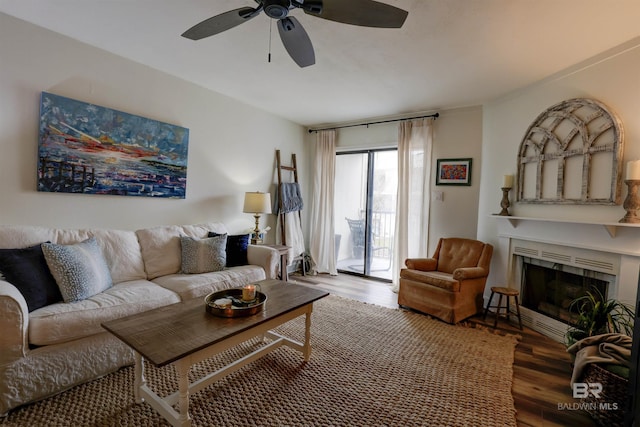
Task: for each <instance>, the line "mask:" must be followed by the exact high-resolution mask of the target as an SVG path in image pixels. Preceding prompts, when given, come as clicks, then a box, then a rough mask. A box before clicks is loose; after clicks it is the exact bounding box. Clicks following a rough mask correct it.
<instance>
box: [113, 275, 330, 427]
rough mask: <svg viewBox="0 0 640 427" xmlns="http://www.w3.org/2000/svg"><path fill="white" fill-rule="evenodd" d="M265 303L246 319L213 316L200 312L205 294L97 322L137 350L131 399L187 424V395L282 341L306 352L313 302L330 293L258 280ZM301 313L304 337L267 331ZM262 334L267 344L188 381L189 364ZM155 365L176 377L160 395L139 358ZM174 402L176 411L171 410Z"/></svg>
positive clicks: (308, 352)
mask: <svg viewBox="0 0 640 427" xmlns="http://www.w3.org/2000/svg"><path fill="white" fill-rule="evenodd" d="M259 283H260V286H261V290H262V292H263V293H265V294H266V295H267V301H266V302H265V305H264V308H263V310H262V311H261V312H260V313H257V314H254V315H252V316H247V317H235V318H222V317H216V316H214V315H212V314H210V313H208V312H207V311H206V310H205V303H204V298H194V299H192V300H189V301H184V302H180V303H176V304H172V305H169V306H166V307H160V308H157V309H153V310H149V311H145V312H143V313H139V314H135V315H132V316H128V317H124V318H122V319H117V320H112V321H109V322H106V323H103V324H102V326H103V327H104V328H105V329H106V330H108V331H109V332H111V333H112V334H114V335H115V336H116V337H118V338H119V339H121V340H122V341H124V342H125V343H126V344H127V345H128V346H130V347H131V348H133V349H134V350H135V352H136V365H135V384H134V389H135V390H134V392H135V398H136V402H138V403H141V402H143V401H145V400H146V401H147V402H148V403H149V404H150V405H151V406H152V407H153V408H155V410H156V411H158V412H159V413H160V414H161V415H162V416H163V417H164V418H166V419H167V420H168V421H169V422H170V423H171V424H172V425H174V426H190V425H191V417H190V415H189V394H190V393H196V392H197V391H199V390H201V389H203V388H204V387H206V386H208V385H209V384H211V383H213V382H214V381H217V380H219V379H221V378H223V377H225V376H227V375H229V374H231V373H233V372H235V371H237V370H238V369H240V368H242V367H243V366H245V365H246V364H248V363H251V362H253V361H254V360H257V359H259V358H261V357H263V356H265V355H266V354H268V353H270V352H272V351H274V350H276V349H277V348H278V347H280V346H282V345H286V346H289V347H291V348H294V349H296V350H298V351H300V352H302V354H303V355H304V360H305V361H306V360H309V357H310V356H311V345H310V338H311V312H312V309H313V303H314V301H317V300H319V299H320V298H324V297H326V296H327V295H329V294H328V293H327V292H324V291H320V290H317V289H313V288H310V287H306V286H302V285H295V284H291V283H285V282H283V281H280V280H265V281H262V282H259ZM302 315H305V316H306V319H305V340H304V343H300V342H297V341H294V340H291V339H289V338H287V337H284V336H282V335H280V334H277V333H275V332H273V331H271V330H272V329H273V328H275V327H277V326H279V325H282V324H283V323H286V322H288V321H289V320H292V319H294V318H296V317H299V316H302ZM259 335H262V336H263V337H264V338H268V339H269V340H268V341H265V342H266V344H265V345H263V346H261V347H260V348H259V349H257V350H255V351H254V352H252V353H250V354H248V355H246V356H244V357H242V358H240V359H238V360H236V361H234V362H232V363H230V364H229V365H227V366H225V367H223V368H221V369H219V370H218V371H216V372H212V373H210V374H208V375H206V376H205V377H203V378H200V379H198V380H197V381H195V382H193V383H189V379H188V373H189V370H190V369H191V366H192V365H193V364H195V363H198V362H200V361H202V360H204V359H206V358H209V357H211V356H214V355H216V354H218V353H220V352H222V351H225V350H227V349H229V348H231V347H233V346H236V345H238V344H240V343H242V342H244V341H247V340H249V339H251V338H254V337H256V336H259ZM145 360H147V361H150V362H151V363H153V364H154V365H156V366H164V365H166V364H169V363H172V364H173V365H174V366H175V369H176V372H177V375H178V391H176V392H174V393H173V394H170V395H168V396H166V397H164V398H161V397H160V396H158V395H157V394H156V393H154V392H153V390H151V389H150V388H149V387H148V386H147V385H146V380H145V377H144V362H145ZM176 403H178V409H179V412H178V411H176V410H175V409H173V407H172V406H173V405H175V404H176Z"/></svg>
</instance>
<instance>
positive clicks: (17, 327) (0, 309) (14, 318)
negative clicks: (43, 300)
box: [0, 280, 29, 365]
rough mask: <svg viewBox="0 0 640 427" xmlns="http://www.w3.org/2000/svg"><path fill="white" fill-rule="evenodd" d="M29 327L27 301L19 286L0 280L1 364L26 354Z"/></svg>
mask: <svg viewBox="0 0 640 427" xmlns="http://www.w3.org/2000/svg"><path fill="white" fill-rule="evenodd" d="M28 328H29V308H28V307H27V301H25V299H24V297H23V296H22V294H21V293H20V291H19V290H18V288H16V287H15V286H13V285H12V284H11V283H9V282H6V281H4V280H0V331H2V333H0V365H4V364H7V363H10V362H12V361H14V360H16V359H19V358H21V357H24V356H25V355H26V352H27V350H28V345H27V330H28Z"/></svg>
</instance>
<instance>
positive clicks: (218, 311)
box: [204, 288, 267, 317]
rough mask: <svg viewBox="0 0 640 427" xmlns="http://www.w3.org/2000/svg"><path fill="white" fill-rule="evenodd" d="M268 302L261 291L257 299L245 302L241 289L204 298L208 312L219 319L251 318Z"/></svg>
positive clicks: (224, 291) (257, 292) (225, 291)
mask: <svg viewBox="0 0 640 427" xmlns="http://www.w3.org/2000/svg"><path fill="white" fill-rule="evenodd" d="M225 300H226V301H225ZM266 301H267V296H266V295H265V294H263V293H262V292H259V291H256V298H255V299H254V300H252V301H245V300H243V299H242V289H241V288H234V289H225V290H223V291H218V292H213V293H210V294H209V295H207V296H206V297H205V298H204V303H205V307H206V309H207V312H209V313H211V314H213V315H214V316H218V317H243V316H251V315H253V314H256V313H259V312H261V311H262V308H263V307H264V303H265V302H266ZM216 303H219V304H220V305H218V304H216Z"/></svg>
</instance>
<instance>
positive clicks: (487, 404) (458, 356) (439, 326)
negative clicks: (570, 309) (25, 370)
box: [0, 296, 517, 427]
mask: <svg viewBox="0 0 640 427" xmlns="http://www.w3.org/2000/svg"><path fill="white" fill-rule="evenodd" d="M280 332H282V333H284V334H286V335H288V336H290V337H292V338H296V339H298V340H301V341H302V340H303V336H304V318H298V319H295V320H293V321H291V322H289V323H287V324H285V325H283V326H282V327H281V328H280ZM259 345H260V343H259V342H258V341H257V340H255V341H250V342H248V343H245V344H244V345H242V346H239V347H238V348H236V349H234V350H232V351H229V352H227V353H224V354H222V355H219V356H216V357H214V358H212V359H208V360H206V361H204V362H202V363H200V364H199V365H196V366H195V367H194V368H193V369H192V375H194V378H196V377H200V376H202V374H203V373H205V372H209V371H211V370H213V369H216V368H218V367H220V366H221V365H222V364H224V363H225V362H228V361H230V360H231V358H237V357H239V356H241V355H242V354H245V353H246V352H248V351H250V350H252V349H255V348H256V346H259ZM516 345H517V339H516V338H515V337H511V336H499V335H495V334H492V333H489V332H487V331H482V330H478V329H473V328H465V327H462V326H451V325H448V324H445V323H443V322H440V321H437V320H433V319H431V318H429V317H427V316H424V315H421V314H417V313H413V312H408V311H404V310H394V309H388V308H383V307H378V306H375V305H370V304H365V303H361V302H357V301H353V300H349V299H343V298H339V297H336V296H329V297H327V298H324V299H322V300H320V301H318V302H317V303H315V305H314V313H313V321H312V347H313V351H312V354H311V360H310V361H309V362H307V363H304V362H303V358H302V355H301V354H300V353H299V352H296V351H294V350H292V349H290V348H288V347H281V348H280V349H278V350H276V351H275V352H273V353H270V354H269V355H268V356H266V357H264V358H262V359H260V360H258V361H256V362H253V363H252V364H250V365H248V366H246V367H244V368H242V369H241V370H239V371H237V372H235V373H234V374H232V375H230V376H228V377H227V378H225V379H223V380H221V381H219V382H217V383H215V384H213V385H211V386H209V387H207V388H205V389H203V390H201V391H200V392H198V393H195V394H193V395H192V396H191V406H190V412H191V416H192V418H193V425H195V426H243V427H244V426H394V427H395V426H465V427H466V426H515V425H516V419H515V412H516V411H515V407H514V403H513V398H512V396H511V385H512V375H513V370H512V367H513V358H514V350H515V346H516ZM146 375H147V380H148V383H149V384H150V386H151V387H152V388H153V389H154V390H156V391H157V392H159V393H160V394H162V395H167V394H169V391H173V390H175V389H177V383H176V380H175V375H174V372H173V367H172V366H167V367H164V368H161V369H157V368H153V367H150V368H147V373H146ZM0 424H2V425H7V426H88V425H97V426H165V425H169V424H168V423H167V422H166V421H165V420H164V419H163V418H162V417H160V416H159V415H158V414H157V413H156V412H155V410H153V409H152V408H151V407H150V406H149V405H148V404H146V403H142V404H136V403H135V401H134V398H133V367H127V368H123V369H121V370H119V371H118V372H115V373H113V374H110V375H107V376H105V377H103V378H100V379H98V380H95V381H92V382H90V383H87V384H83V385H80V386H78V387H75V388H73V389H71V390H69V391H67V392H64V393H62V394H59V395H57V396H54V397H51V398H49V399H46V400H44V401H41V402H37V403H34V404H31V405H27V406H24V407H22V408H18V409H16V410H14V411H13V412H11V413H10V414H9V416H8V417H7V418H5V419H4V420H3V421H0Z"/></svg>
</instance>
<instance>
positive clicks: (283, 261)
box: [263, 245, 291, 282]
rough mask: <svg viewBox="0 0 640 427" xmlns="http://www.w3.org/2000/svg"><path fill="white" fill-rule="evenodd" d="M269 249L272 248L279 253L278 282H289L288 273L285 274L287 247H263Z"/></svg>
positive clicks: (287, 261)
mask: <svg viewBox="0 0 640 427" xmlns="http://www.w3.org/2000/svg"><path fill="white" fill-rule="evenodd" d="M263 246H267V247H269V248H273V249H275V250H277V251H278V252H280V280H282V281H283V282H288V281H289V273H288V272H287V264H289V249H291V248H290V247H289V246H286V245H263Z"/></svg>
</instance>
